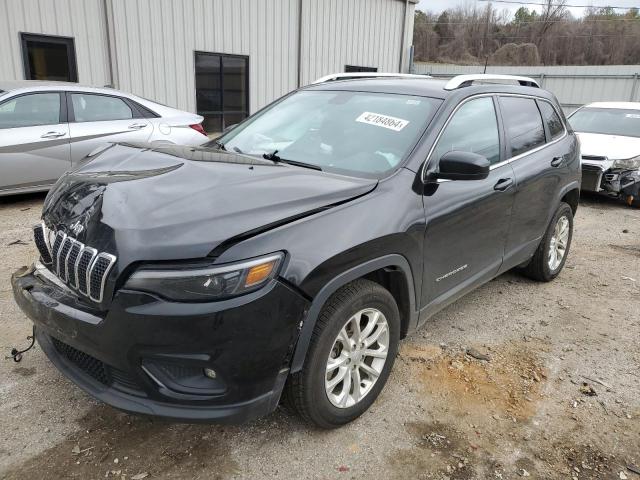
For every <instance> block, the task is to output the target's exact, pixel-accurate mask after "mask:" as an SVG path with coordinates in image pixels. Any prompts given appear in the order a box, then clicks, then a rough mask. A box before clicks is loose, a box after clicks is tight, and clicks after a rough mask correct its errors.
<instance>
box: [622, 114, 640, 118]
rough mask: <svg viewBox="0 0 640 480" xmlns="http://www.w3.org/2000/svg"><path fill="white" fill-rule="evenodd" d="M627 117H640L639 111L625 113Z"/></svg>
mask: <svg viewBox="0 0 640 480" xmlns="http://www.w3.org/2000/svg"><path fill="white" fill-rule="evenodd" d="M625 117H627V118H640V115H638V114H637V113H627V114H626V115H625Z"/></svg>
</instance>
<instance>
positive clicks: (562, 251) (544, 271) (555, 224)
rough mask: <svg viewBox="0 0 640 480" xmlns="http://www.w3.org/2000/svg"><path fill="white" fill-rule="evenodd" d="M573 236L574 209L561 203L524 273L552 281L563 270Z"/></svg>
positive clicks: (539, 279)
mask: <svg viewBox="0 0 640 480" xmlns="http://www.w3.org/2000/svg"><path fill="white" fill-rule="evenodd" d="M572 237H573V210H571V207H570V206H569V205H568V204H566V203H564V202H563V203H561V204H560V206H559V207H558V210H557V211H556V213H555V215H554V216H553V218H552V219H551V222H550V223H549V226H548V227H547V231H546V233H545V235H544V237H542V241H541V242H540V245H539V246H538V249H537V250H536V253H535V254H534V255H533V258H532V259H531V261H530V262H529V264H528V265H527V266H526V267H524V274H525V275H526V276H528V277H530V278H532V279H534V280H538V281H541V282H550V281H551V280H553V279H554V278H556V277H557V276H558V274H559V273H560V272H561V271H562V268H563V267H564V264H565V262H566V261H567V255H568V254H569V248H570V247H571V239H572Z"/></svg>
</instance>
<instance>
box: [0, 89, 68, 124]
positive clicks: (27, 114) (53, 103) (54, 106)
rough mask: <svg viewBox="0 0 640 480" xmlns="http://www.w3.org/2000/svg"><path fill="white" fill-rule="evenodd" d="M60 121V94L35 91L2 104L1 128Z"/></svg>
mask: <svg viewBox="0 0 640 480" xmlns="http://www.w3.org/2000/svg"><path fill="white" fill-rule="evenodd" d="M58 123H60V94H59V93H33V94H30V95H21V96H19V97H15V98H12V99H10V100H7V101H6V102H4V103H2V104H0V128H19V127H35V126H38V125H56V124H58Z"/></svg>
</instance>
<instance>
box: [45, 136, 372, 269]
mask: <svg viewBox="0 0 640 480" xmlns="http://www.w3.org/2000/svg"><path fill="white" fill-rule="evenodd" d="M376 184H377V181H376V180H370V179H361V178H354V177H347V176H341V175H335V174H329V173H325V172H320V171H315V170H311V169H307V168H302V167H297V166H290V165H284V164H274V163H273V162H271V161H268V160H263V159H258V158H254V157H249V156H244V155H237V154H233V153H227V152H222V151H219V150H213V149H207V148H194V147H183V146H163V147H154V148H151V147H148V146H141V145H137V146H134V145H123V144H115V145H111V146H109V147H108V148H106V149H104V150H103V151H101V152H99V153H97V154H95V155H94V156H93V158H92V159H90V160H89V162H88V163H86V164H85V165H83V166H82V167H81V168H80V169H78V170H76V171H73V172H70V173H68V174H67V175H65V176H64V177H62V178H61V179H60V180H59V181H58V183H57V184H56V186H55V187H54V189H53V190H52V191H51V192H50V193H49V195H48V196H47V199H46V201H45V206H44V210H43V219H44V221H45V223H46V224H47V226H48V227H49V228H52V229H54V230H62V231H64V232H65V233H67V234H68V235H71V236H72V237H74V238H76V239H77V240H79V241H81V242H83V243H85V244H86V245H89V246H92V247H94V248H96V249H97V250H98V251H104V252H108V253H112V254H114V255H116V256H117V257H118V262H117V263H118V265H117V270H119V271H122V270H123V269H124V268H125V267H126V265H128V264H130V263H131V262H135V261H144V260H174V259H189V258H202V257H205V256H207V255H208V254H210V253H211V252H212V251H213V250H214V249H215V248H216V247H219V246H221V245H223V244H227V243H232V242H233V241H235V239H238V238H243V237H246V236H250V235H254V234H256V233H259V232H261V231H264V230H267V229H270V228H275V227H277V226H278V225H281V224H283V223H287V222H290V221H293V220H295V219H297V218H300V217H301V216H305V215H309V214H313V213H315V212H317V211H320V210H322V209H326V208H330V207H331V206H335V205H337V204H340V203H343V202H345V201H348V200H350V199H353V198H355V197H358V196H361V195H364V194H366V193H367V192H369V191H371V190H373V189H374V188H375V186H376Z"/></svg>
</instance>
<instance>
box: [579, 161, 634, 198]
mask: <svg viewBox="0 0 640 480" xmlns="http://www.w3.org/2000/svg"><path fill="white" fill-rule="evenodd" d="M581 188H582V190H584V191H588V192H597V193H602V194H605V195H609V196H612V197H620V198H623V199H624V198H627V197H629V196H631V197H634V198H638V197H639V196H640V171H639V170H623V169H617V168H607V165H598V164H593V163H585V162H584V161H583V163H582V186H581Z"/></svg>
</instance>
